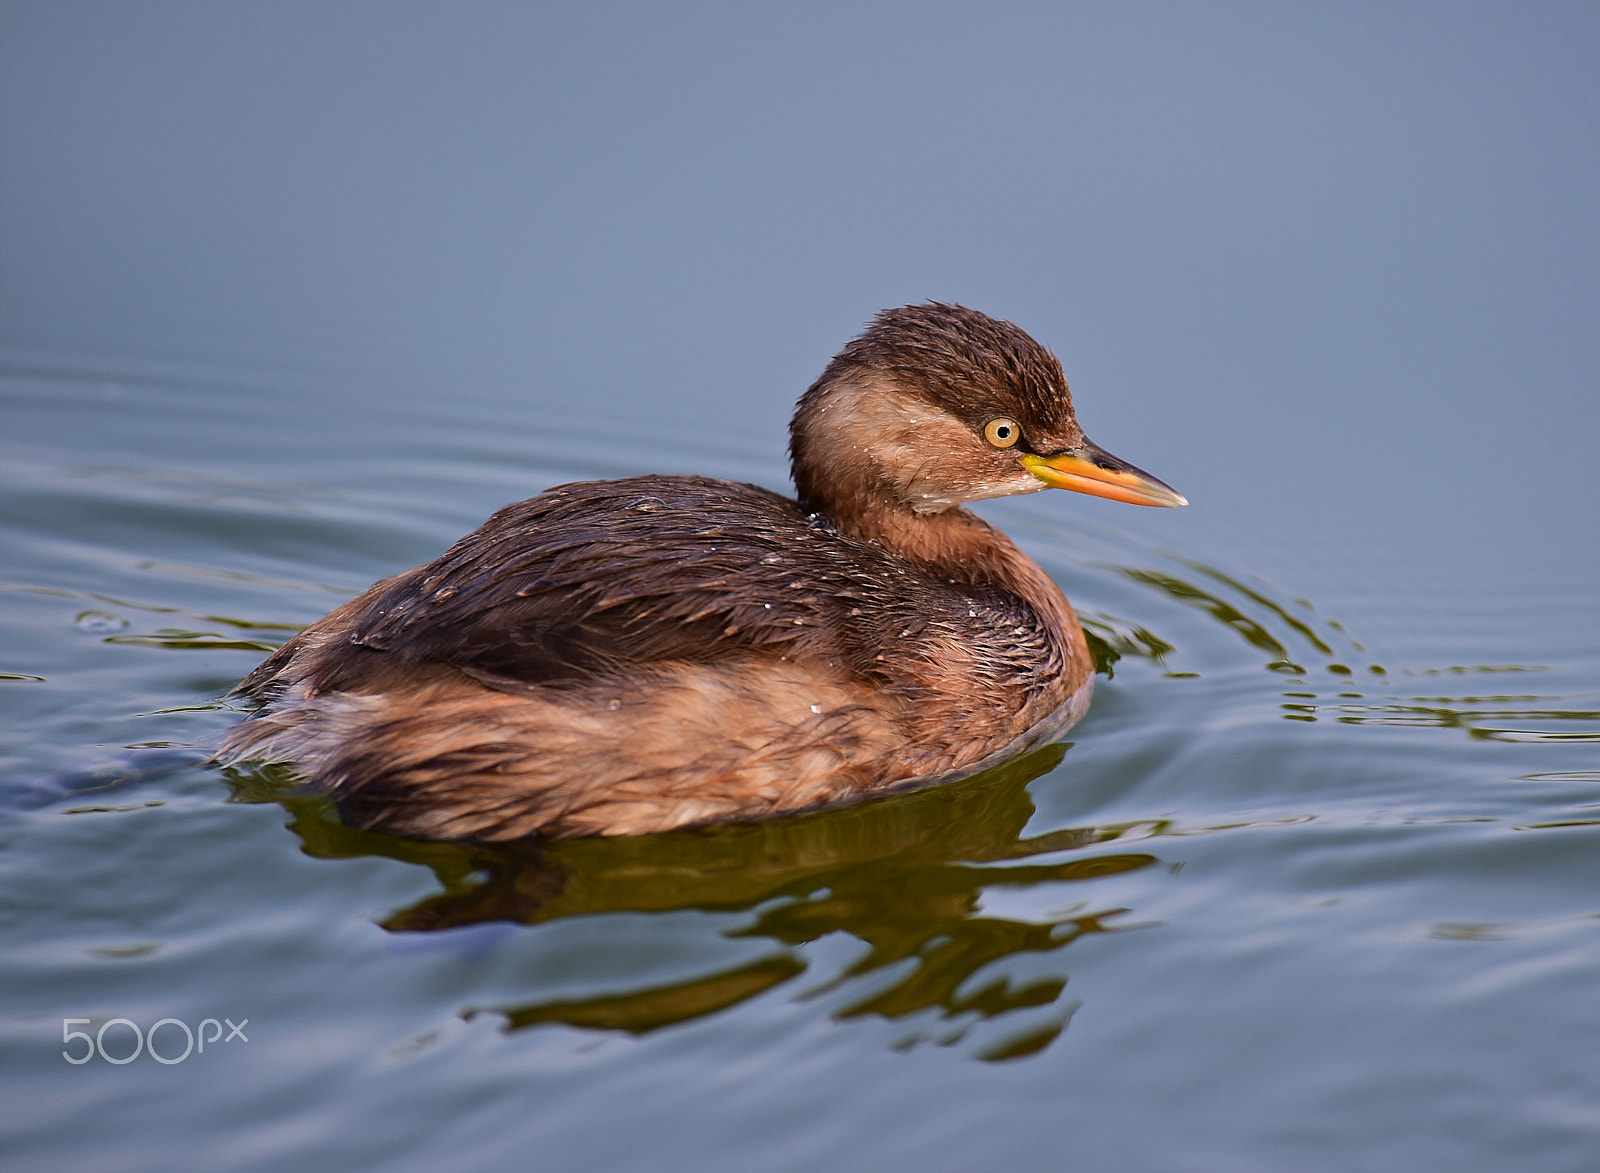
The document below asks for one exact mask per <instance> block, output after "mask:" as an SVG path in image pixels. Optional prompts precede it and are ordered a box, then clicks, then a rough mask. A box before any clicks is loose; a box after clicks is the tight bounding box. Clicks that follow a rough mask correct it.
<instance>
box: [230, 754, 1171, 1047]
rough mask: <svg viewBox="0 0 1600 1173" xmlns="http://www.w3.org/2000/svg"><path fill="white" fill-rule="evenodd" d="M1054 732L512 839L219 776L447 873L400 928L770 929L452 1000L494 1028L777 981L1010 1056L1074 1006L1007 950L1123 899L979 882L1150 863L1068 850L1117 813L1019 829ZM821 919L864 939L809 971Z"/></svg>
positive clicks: (1046, 944) (594, 1021)
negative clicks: (680, 921) (397, 829)
mask: <svg viewBox="0 0 1600 1173" xmlns="http://www.w3.org/2000/svg"><path fill="white" fill-rule="evenodd" d="M1066 751H1067V746H1066V745H1052V746H1047V747H1044V748H1042V749H1039V750H1036V751H1034V752H1033V753H1031V754H1028V755H1026V756H1025V757H1022V758H1019V759H1014V760H1013V761H1011V762H1008V763H1006V764H1005V765H1003V766H1000V767H998V768H996V769H993V770H990V771H987V772H985V773H984V774H980V775H977V776H975V777H972V778H969V779H966V780H964V781H961V782H957V783H953V784H949V785H946V786H941V787H936V788H932V789H928V790H922V791H916V792H913V793H909V794H902V795H898V796H893V797H889V798H885V799H881V800H877V801H872V802H868V803H866V804H863V805H859V806H854V807H847V808H843V809H837V810H828V811H821V812H816V813H813V814H809V815H801V816H797V817H794V818H789V819H782V820H777V821H772V822H763V823H753V824H734V825H726V826H717V827H709V828H703V829H695V830H686V831H677V832H670V833H666V834H661V835H648V836H638V837H623V838H586V839H567V840H530V841H523V842H514V843H508V844H453V843H437V842H424V841H418V840H410V839H401V838H397V837H392V836H388V835H384V834H380V833H375V832H368V831H361V830H357V829H354V828H351V827H348V826H346V825H344V824H342V823H341V822H340V821H339V820H338V818H337V813H336V811H335V810H334V808H333V807H332V806H331V805H330V804H328V803H327V802H325V801H320V800H315V799H307V798H304V797H300V796H299V795H298V794H296V793H295V792H294V790H293V787H292V785H286V784H285V783H284V780H283V779H275V777H274V775H273V773H272V772H271V770H270V769H268V770H254V769H234V770H232V771H230V777H231V779H232V781H233V784H234V788H235V792H236V796H237V797H238V798H239V799H241V800H244V801H263V800H273V799H275V800H277V801H280V802H282V803H283V805H284V806H285V807H286V808H287V809H288V810H289V811H290V813H291V815H292V821H291V823H290V828H291V829H292V830H293V831H294V832H295V833H296V834H297V835H298V836H299V837H300V839H301V841H302V844H303V846H304V849H305V851H306V852H307V853H308V854H310V855H312V856H315V857H318V858H327V859H341V858H351V857H358V856H386V857H388V858H391V859H397V860H401V861H404V862H406V863H412V864H420V865H422V866H424V867H428V868H430V869H431V870H432V871H433V873H434V875H435V876H436V877H437V878H438V880H439V883H440V885H441V886H442V887H443V889H444V890H443V891H442V892H440V893H438V894H436V895H434V896H431V897H429V898H427V899H425V900H423V901H421V902H419V903H417V904H415V905H412V906H411V907H409V908H405V909H401V910H400V911H398V912H395V913H393V914H392V915H390V916H389V917H387V918H386V919H385V920H384V921H383V922H382V924H383V927H384V928H386V929H388V930H389V931H390V932H392V933H395V934H403V935H405V936H407V937H410V936H411V935H413V934H433V933H440V932H442V931H446V930H461V929H464V928H467V927H468V926H475V925H487V924H490V923H500V924H506V925H508V926H509V925H525V926H531V925H540V924H546V923H549V922H553V921H559V920H562V919H565V918H570V917H585V916H594V915H598V914H601V913H610V912H636V913H662V912H676V911H703V912H709V913H726V912H740V911H746V910H748V911H751V912H753V913H754V919H753V920H752V921H750V922H749V923H747V924H745V925H743V926H741V927H738V928H736V929H733V930H730V931H728V932H726V933H725V936H728V937H737V938H758V939H761V938H764V939H766V940H768V941H770V942H772V943H773V944H774V945H775V946H776V947H777V948H776V949H775V950H774V951H773V952H772V953H770V954H768V955H767V956H765V957H762V958H760V959H758V960H756V961H753V962H744V963H741V964H739V965H737V966H735V967H732V968H729V969H724V970H721V971H718V972H714V973H711V974H707V975H703V976H699V977H695V978H692V979H690V980H685V981H679V982H673V983H670V984H665V985H651V986H647V987H645V988H640V989H636V990H631V991H628V992H625V993H620V994H618V993H607V994H604V995H602V996H597V997H580V998H576V999H560V1000H556V999H540V998H537V997H530V998H529V999H528V1000H527V1001H526V1002H522V1003H519V1004H514V1005H496V1006H485V1007H478V1008H474V1009H470V1010H468V1011H467V1012H466V1013H468V1014H479V1013H487V1012H492V1013H494V1014H497V1015H499V1016H501V1018H502V1019H503V1021H504V1023H505V1026H506V1029H508V1030H513V1031H515V1030H520V1029H523V1028H526V1027H532V1026H536V1025H538V1024H543V1023H564V1024H567V1025H569V1026H572V1027H578V1028H582V1029H590V1030H608V1031H625V1032H629V1033H632V1034H636V1035H638V1034H644V1033H647V1032H650V1031H653V1030H657V1029H659V1028H662V1027H667V1026H671V1025H674V1024H677V1023H683V1022H689V1021H692V1020H694V1019H698V1018H702V1017H704V1016H707V1015H710V1014H714V1013H716V1012H718V1011H721V1010H724V1009H727V1008H729V1007H732V1006H736V1005H738V1004H739V1003H742V1002H744V1001H746V1000H747V999H750V998H753V997H755V996H757V995H760V994H762V993H764V992H766V991H768V990H772V989H775V988H777V987H782V986H784V985H785V984H786V983H787V984H788V986H789V988H790V989H791V990H792V993H791V994H790V996H791V997H793V998H796V999H799V998H826V999H828V1000H829V1002H830V1004H832V1005H833V1007H834V1008H833V1010H832V1013H833V1016H834V1017H835V1018H837V1019H854V1018H861V1017H865V1016H877V1017H879V1018H882V1019H887V1020H891V1021H894V1022H897V1023H904V1024H905V1025H906V1027H907V1029H906V1031H905V1032H903V1033H902V1034H900V1035H899V1036H897V1037H896V1039H895V1040H894V1041H895V1045H897V1046H913V1045H916V1044H917V1043H919V1042H922V1041H932V1042H937V1043H943V1044H952V1043H956V1042H958V1041H960V1040H962V1039H963V1038H965V1037H967V1036H968V1035H969V1034H970V1033H971V1032H972V1031H973V1029H974V1028H976V1027H978V1026H979V1024H983V1029H982V1032H981V1037H979V1038H978V1039H977V1049H976V1052H975V1053H976V1054H977V1055H978V1056H979V1057H981V1058H986V1059H1006V1058H1014V1057H1020V1056H1022V1055H1027V1054H1032V1053H1035V1052H1037V1051H1039V1050H1042V1049H1043V1048H1044V1047H1046V1046H1048V1045H1049V1044H1050V1042H1051V1041H1052V1040H1054V1039H1055V1038H1056V1037H1057V1036H1058V1035H1059V1034H1060V1032H1061V1030H1062V1028H1063V1027H1064V1026H1065V1024H1066V1020H1067V1018H1068V1017H1069V1016H1070V1014H1071V1010H1072V1005H1071V1004H1070V1002H1068V1001H1066V1000H1064V999H1063V994H1064V990H1065V986H1066V983H1067V977H1066V974H1065V973H1064V972H1059V971H1058V972H1055V973H1051V974H1049V975H1047V976H1041V975H1040V974H1038V973H1037V972H1036V968H1035V971H1034V972H1032V974H1031V976H1025V977H1022V976H1019V977H1017V978H1016V980H1013V978H1012V977H1011V976H1008V975H1007V974H1006V973H1005V970H1006V968H1007V966H1006V963H1007V961H1008V960H1009V959H1011V958H1014V957H1016V956H1018V955H1022V954H1054V953H1057V952H1059V951H1060V950H1062V949H1063V948H1065V947H1066V946H1067V945H1068V944H1070V943H1071V942H1073V941H1075V940H1077V939H1079V938H1080V937H1084V936H1086V935H1090V934H1096V933H1105V932H1112V931H1117V930H1118V929H1122V928H1129V927H1133V926H1132V925H1131V924H1129V923H1128V922H1127V921H1126V919H1125V917H1126V914H1127V912H1128V910H1127V909H1123V908H1118V907H1115V906H1111V907H1105V906H1097V905H1096V904H1095V903H1094V900H1093V891H1092V889H1091V888H1086V889H1085V890H1084V891H1083V892H1082V894H1081V895H1077V894H1075V893H1063V896H1062V899H1061V901H1060V903H1061V904H1062V905H1066V906H1067V907H1064V908H1061V909H1059V910H1058V911H1057V912H1056V913H1053V914H1051V915H1050V916H1048V917H1045V918H1043V919H1039V920H1021V919H1010V918H1007V917H1005V916H998V915H991V914H987V913H986V912H985V911H984V909H983V900H984V894H985V892H986V891H990V890H994V889H999V888H1009V889H1019V888H1029V887H1033V886H1037V885H1047V884H1048V885H1055V884H1062V883H1073V884H1075V883H1078V882H1082V881H1090V880H1094V879H1096V878H1099V877H1103V876H1109V875H1119V874H1122V873H1126V872H1131V871H1136V870H1139V869H1142V868H1148V867H1150V866H1152V865H1154V864H1156V863H1157V862H1158V860H1157V858H1156V857H1155V856H1153V855H1149V854H1146V853H1142V852H1118V853H1111V854H1091V855H1085V854H1081V849H1084V848H1092V847H1094V846H1095V845H1096V844H1099V843H1103V842H1106V841H1108V840H1111V839H1115V838H1116V837H1117V835H1118V831H1117V830H1115V829H1106V830H1100V829H1069V830H1058V831H1052V832H1048V833H1045V834H1042V835H1037V836H1033V837H1030V838H1023V831H1024V828H1025V827H1026V825H1027V823H1028V820H1029V818H1030V817H1031V816H1032V814H1033V804H1032V802H1031V801H1030V800H1029V797H1028V791H1027V787H1028V783H1029V782H1031V781H1032V780H1033V779H1035V778H1038V777H1040V776H1041V775H1043V774H1045V773H1047V772H1049V771H1050V770H1052V769H1054V768H1055V767H1056V765H1058V764H1059V763H1060V761H1061V760H1062V757H1063V755H1064V754H1065V753H1066ZM1063 856H1065V858H1063ZM1075 896H1076V899H1074V897H1075ZM508 931H515V930H514V929H510V930H508ZM835 933H845V934H849V935H850V936H851V937H853V938H855V939H856V940H857V941H858V942H860V943H861V945H863V946H864V947H865V948H864V950H863V951H859V952H858V955H857V956H856V957H855V958H854V959H853V960H852V961H851V962H850V963H848V964H847V965H845V966H844V968H843V969H842V971H840V972H837V973H834V974H829V975H819V974H817V973H815V972H810V973H809V980H807V978H806V975H807V974H808V971H812V970H814V969H815V968H816V967H815V965H814V964H809V965H808V961H807V960H806V959H805V958H804V957H803V956H802V954H801V952H800V948H801V947H802V946H805V945H807V944H808V943H810V942H813V941H817V940H819V939H820V938H822V937H825V936H828V935H829V934H835ZM454 935H455V934H451V936H454Z"/></svg>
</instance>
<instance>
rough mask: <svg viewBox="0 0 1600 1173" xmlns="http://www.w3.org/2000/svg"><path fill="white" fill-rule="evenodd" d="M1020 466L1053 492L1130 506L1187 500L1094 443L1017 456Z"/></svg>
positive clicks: (1168, 504) (1184, 503) (1086, 442)
mask: <svg viewBox="0 0 1600 1173" xmlns="http://www.w3.org/2000/svg"><path fill="white" fill-rule="evenodd" d="M1020 459H1021V461H1022V467H1023V468H1025V469H1027V470H1028V471H1029V472H1031V473H1032V474H1033V475H1034V476H1036V477H1038V478H1039V479H1040V480H1041V481H1043V482H1044V483H1045V484H1047V485H1049V486H1050V487H1051V488H1052V489H1071V490H1072V491H1073V492H1075V493H1088V494H1089V495H1090V496H1091V497H1109V498H1111V500H1113V501H1126V502H1128V504H1130V505H1164V506H1174V505H1187V504H1189V501H1188V499H1187V498H1185V497H1184V496H1183V495H1182V494H1181V493H1179V492H1177V491H1176V490H1174V489H1173V488H1172V487H1171V486H1170V485H1166V484H1163V483H1162V482H1161V481H1158V480H1156V478H1155V477H1153V476H1151V475H1150V474H1149V473H1147V472H1145V471H1144V470H1143V469H1138V468H1134V467H1133V465H1131V464H1129V463H1128V462H1127V461H1125V460H1118V459H1117V458H1116V457H1115V456H1113V455H1111V453H1109V452H1107V451H1106V450H1105V449H1103V448H1101V447H1100V446H1099V445H1097V444H1091V443H1090V442H1089V441H1088V440H1085V441H1084V442H1083V444H1082V445H1081V446H1079V447H1077V448H1070V449H1068V450H1067V451H1065V452H1058V453H1056V454H1055V455H1054V456H1035V455H1034V454H1033V453H1031V452H1026V453H1024V454H1023V455H1022V456H1021V457H1020Z"/></svg>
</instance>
